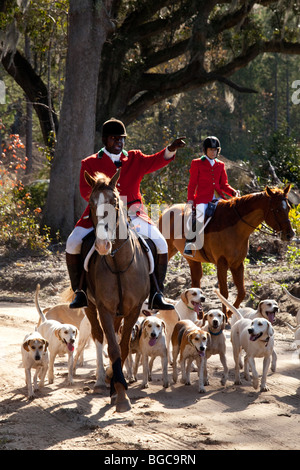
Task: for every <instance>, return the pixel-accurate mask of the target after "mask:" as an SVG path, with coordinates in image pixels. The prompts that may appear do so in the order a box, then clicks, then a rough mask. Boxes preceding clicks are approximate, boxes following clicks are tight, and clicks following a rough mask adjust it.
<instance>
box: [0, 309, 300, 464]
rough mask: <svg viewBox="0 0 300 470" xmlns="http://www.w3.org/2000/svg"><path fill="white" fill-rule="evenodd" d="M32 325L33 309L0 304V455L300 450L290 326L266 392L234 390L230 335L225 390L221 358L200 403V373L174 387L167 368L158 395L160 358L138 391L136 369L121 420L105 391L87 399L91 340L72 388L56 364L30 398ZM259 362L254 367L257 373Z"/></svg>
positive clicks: (297, 373) (279, 331) (245, 387)
mask: <svg viewBox="0 0 300 470" xmlns="http://www.w3.org/2000/svg"><path fill="white" fill-rule="evenodd" d="M41 303H42V306H43V307H45V306H46V305H45V304H44V303H43V301H41ZM36 322H37V312H36V310H35V307H34V305H33V304H27V305H25V304H18V303H13V302H7V303H5V302H0V337H1V342H0V389H1V402H0V411H1V413H0V416H1V418H0V420H1V421H0V424H1V427H0V449H2V450H75V449H76V450H103V451H107V452H108V453H109V454H108V455H111V451H115V452H116V451H118V450H122V451H124V450H128V451H136V450H145V451H148V453H149V452H152V451H155V450H156V451H159V450H165V451H173V452H179V451H180V452H181V453H183V454H185V453H186V454H189V455H194V454H197V451H200V450H254V449H255V450H295V449H298V450H299V449H300V439H299V438H300V382H299V379H300V361H299V358H298V355H297V353H296V351H295V345H294V341H293V340H294V336H293V333H292V332H291V331H289V330H287V329H286V328H282V327H279V326H276V327H275V330H276V336H275V338H276V339H275V345H276V351H277V354H278V367H277V371H276V373H272V372H271V371H270V372H269V375H268V385H269V387H270V391H268V392H264V393H260V392H258V391H255V390H254V389H253V388H252V386H251V384H250V383H248V382H246V381H245V380H244V379H243V383H242V385H241V386H236V385H234V383H233V382H234V376H233V358H232V352H231V343H230V340H229V337H230V330H226V337H227V358H228V364H229V367H230V375H229V380H228V383H227V386H226V387H223V386H222V385H221V384H220V378H221V372H222V368H221V364H220V361H219V358H218V356H213V357H211V358H210V359H209V373H210V385H209V386H207V388H206V393H205V394H204V395H202V394H199V393H198V392H197V373H196V372H193V373H192V384H191V386H185V385H183V384H181V383H177V384H175V385H174V384H172V370H171V367H169V378H170V382H171V385H170V387H169V388H168V389H163V387H162V381H161V368H160V361H159V360H158V359H157V360H156V362H155V363H154V370H155V372H154V377H153V381H152V383H150V386H149V388H148V389H146V390H143V389H142V388H141V372H142V371H141V368H140V369H139V380H138V382H137V383H135V384H133V385H130V386H129V391H128V395H129V397H130V400H131V403H132V409H131V411H129V412H126V413H122V414H120V413H116V412H115V409H114V407H112V406H111V405H110V399H109V392H108V390H105V391H103V393H101V394H96V393H94V392H93V384H94V382H95V348H94V344H93V342H91V343H90V345H89V347H88V348H87V349H86V350H85V360H84V366H83V367H80V368H79V369H78V371H77V375H76V378H75V384H74V385H73V386H67V385H66V357H59V358H57V360H56V364H55V381H54V384H51V385H48V384H47V381H46V385H45V388H44V389H43V390H42V391H40V392H38V396H37V397H36V398H35V399H34V400H28V399H27V389H26V387H25V380H24V370H23V368H22V366H21V353H20V345H21V342H22V340H23V338H24V336H25V334H26V333H27V332H30V331H32V330H33V329H34V327H35V325H36ZM261 361H262V360H260V359H258V360H257V364H258V370H259V372H260V373H261V370H262V367H261V366H262V362H261ZM127 455H128V454H127ZM132 455H138V454H135V453H133V454H132ZM103 458H104V457H103Z"/></svg>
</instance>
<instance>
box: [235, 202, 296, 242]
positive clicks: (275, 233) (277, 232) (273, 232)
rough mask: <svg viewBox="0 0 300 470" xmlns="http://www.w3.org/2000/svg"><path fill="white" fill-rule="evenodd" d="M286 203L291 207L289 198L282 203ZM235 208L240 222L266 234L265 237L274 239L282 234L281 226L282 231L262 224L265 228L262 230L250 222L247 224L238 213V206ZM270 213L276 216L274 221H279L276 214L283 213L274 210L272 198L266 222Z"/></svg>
mask: <svg viewBox="0 0 300 470" xmlns="http://www.w3.org/2000/svg"><path fill="white" fill-rule="evenodd" d="M284 201H285V202H286V204H287V205H288V206H289V202H288V199H287V197H284V198H283V199H282V202H284ZM233 208H234V211H235V213H236V214H237V216H238V218H239V220H240V221H241V222H243V223H244V224H246V225H248V226H249V227H251V228H253V229H255V230H258V231H259V232H260V233H264V234H265V235H271V236H272V237H277V236H278V235H280V234H281V233H282V229H281V227H280V226H279V228H280V229H281V230H275V229H272V228H271V227H269V226H268V225H266V224H265V223H261V224H260V225H261V226H262V227H263V229H262V228H259V227H255V226H254V225H252V224H250V223H249V222H247V220H245V219H244V218H243V217H242V216H241V215H240V214H239V212H238V210H237V208H236V206H233ZM270 212H272V213H273V214H274V219H275V220H277V218H276V215H275V214H276V213H280V212H281V209H279V208H278V207H276V208H272V200H271V198H270V201H269V207H268V210H267V213H266V215H265V217H264V219H265V220H266V219H267V217H268V215H269V213H270ZM278 225H279V224H278Z"/></svg>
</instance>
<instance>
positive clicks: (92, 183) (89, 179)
mask: <svg viewBox="0 0 300 470" xmlns="http://www.w3.org/2000/svg"><path fill="white" fill-rule="evenodd" d="M84 179H85V181H86V182H87V184H88V185H89V186H91V188H93V187H94V186H95V180H94V178H93V177H92V176H91V175H90V174H89V173H88V172H87V171H86V170H85V172H84Z"/></svg>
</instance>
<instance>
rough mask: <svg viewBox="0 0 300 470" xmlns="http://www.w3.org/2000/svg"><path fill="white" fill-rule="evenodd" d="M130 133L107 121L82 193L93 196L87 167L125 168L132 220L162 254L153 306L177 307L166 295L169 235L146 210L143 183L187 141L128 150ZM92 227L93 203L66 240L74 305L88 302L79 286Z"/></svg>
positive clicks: (87, 162)
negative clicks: (84, 248)
mask: <svg viewBox="0 0 300 470" xmlns="http://www.w3.org/2000/svg"><path fill="white" fill-rule="evenodd" d="M126 135H127V134H126V129H125V126H124V124H123V123H122V122H121V121H118V120H116V119H113V118H112V119H110V120H109V121H106V122H105V123H104V124H103V128H102V141H103V144H104V147H103V148H102V149H101V150H100V151H99V152H97V153H95V154H94V155H91V156H89V157H87V158H85V159H84V160H82V163H81V170H80V193H81V195H82V197H83V198H84V199H85V200H86V201H88V200H89V195H90V191H91V188H90V186H89V185H88V184H87V182H86V181H85V178H84V172H85V171H87V172H88V173H89V174H90V175H91V176H94V175H95V173H97V172H101V173H104V174H106V175H107V176H108V177H110V178H111V177H112V176H113V175H114V174H115V173H116V171H117V169H118V168H121V172H120V178H119V180H118V183H117V189H118V191H119V193H120V196H121V197H122V199H125V200H126V201H127V207H128V208H129V210H128V212H129V214H130V216H131V223H132V224H133V225H134V226H135V227H138V231H139V233H140V234H141V235H145V236H148V237H149V238H151V239H152V240H153V242H154V243H155V245H156V250H157V255H158V256H157V262H156V266H155V277H156V280H157V284H158V286H159V289H160V290H159V291H157V288H156V285H157V284H156V282H155V279H153V276H150V280H151V288H150V297H149V306H150V307H151V308H153V309H163V310H171V309H173V308H174V307H173V306H172V305H171V304H168V303H166V302H165V301H164V299H163V295H162V292H163V284H164V280H165V276H166V272H167V263H168V246H167V242H166V240H165V238H164V237H163V235H162V234H161V233H160V231H159V230H158V228H157V227H156V226H155V225H154V224H153V222H152V221H151V220H150V218H149V217H148V215H147V214H146V211H145V210H144V207H143V204H142V196H141V191H140V183H141V181H142V179H143V177H144V175H145V174H147V173H152V172H154V171H156V170H159V169H160V168H163V167H165V166H166V165H168V164H169V163H170V162H171V161H172V160H173V159H174V157H175V154H176V151H177V149H178V148H180V147H184V145H185V143H184V141H183V140H182V139H181V138H179V139H176V140H175V141H174V142H173V143H172V144H171V145H169V146H168V147H166V148H164V149H163V150H161V151H160V152H158V153H155V154H154V155H145V154H143V153H142V152H141V151H140V150H129V151H128V152H126V151H125V150H124V144H125V139H126ZM130 208H131V209H130ZM150 228H151V230H150ZM92 230H93V225H92V220H91V218H90V211H89V206H87V207H86V209H85V211H84V213H83V214H82V216H81V218H80V219H79V221H78V222H77V224H76V226H75V228H74V230H73V232H72V233H71V234H70V236H69V238H68V240H67V244H66V261H67V267H68V272H69V276H70V280H71V285H72V289H73V290H74V292H75V298H74V300H73V302H72V303H71V304H70V308H79V307H85V306H87V299H86V295H85V292H84V291H83V290H82V289H79V286H80V278H81V273H82V269H83V268H82V262H81V256H80V252H81V245H82V239H83V238H84V237H85V235H87V234H88V233H89V232H90V231H92Z"/></svg>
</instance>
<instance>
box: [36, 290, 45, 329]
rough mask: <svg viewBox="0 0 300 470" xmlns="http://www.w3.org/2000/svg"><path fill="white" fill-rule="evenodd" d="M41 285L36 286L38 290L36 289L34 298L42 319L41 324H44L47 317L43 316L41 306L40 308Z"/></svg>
mask: <svg viewBox="0 0 300 470" xmlns="http://www.w3.org/2000/svg"><path fill="white" fill-rule="evenodd" d="M40 287H41V286H40V285H39V284H37V286H36V289H35V297H34V303H35V306H36V309H37V311H38V313H39V316H40V317H41V322H42V323H44V322H45V321H46V317H45V315H44V314H43V312H42V310H41V308H40V306H39V300H38V297H39V291H40Z"/></svg>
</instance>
